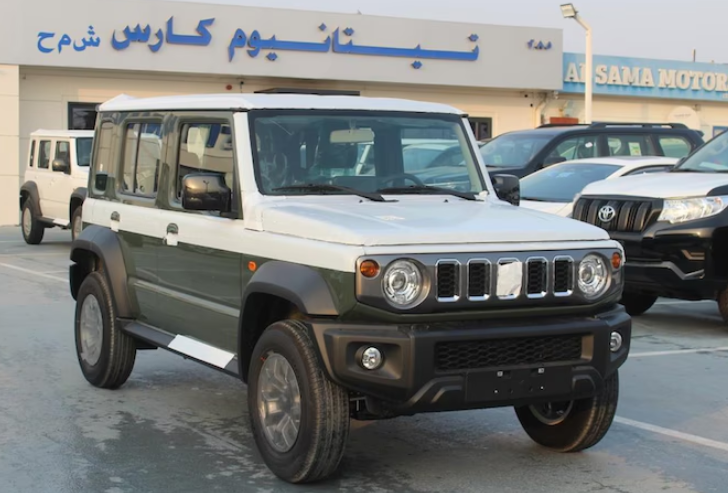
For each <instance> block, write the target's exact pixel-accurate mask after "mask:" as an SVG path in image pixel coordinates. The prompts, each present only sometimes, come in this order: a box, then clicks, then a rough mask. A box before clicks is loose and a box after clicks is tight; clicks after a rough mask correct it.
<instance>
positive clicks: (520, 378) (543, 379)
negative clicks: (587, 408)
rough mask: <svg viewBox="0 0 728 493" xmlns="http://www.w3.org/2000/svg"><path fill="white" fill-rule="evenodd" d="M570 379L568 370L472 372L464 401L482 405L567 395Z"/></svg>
mask: <svg viewBox="0 0 728 493" xmlns="http://www.w3.org/2000/svg"><path fill="white" fill-rule="evenodd" d="M572 380H573V376H572V372H571V368H569V367H551V368H549V367H544V368H528V369H518V370H478V371H471V372H469V373H468V376H467V380H466V381H467V387H466V392H465V399H466V400H467V401H468V402H484V401H493V400H513V399H523V398H528V397H543V396H546V397H548V396H560V395H567V394H569V393H571V391H572Z"/></svg>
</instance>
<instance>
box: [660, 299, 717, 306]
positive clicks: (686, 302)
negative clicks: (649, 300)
mask: <svg viewBox="0 0 728 493" xmlns="http://www.w3.org/2000/svg"><path fill="white" fill-rule="evenodd" d="M693 303H715V301H714V300H696V301H658V302H657V303H655V305H686V304H693Z"/></svg>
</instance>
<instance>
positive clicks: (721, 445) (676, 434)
mask: <svg viewBox="0 0 728 493" xmlns="http://www.w3.org/2000/svg"><path fill="white" fill-rule="evenodd" d="M614 421H615V422H616V423H621V424H623V425H627V426H631V427H633V428H639V429H640V430H644V431H651V432H653V433H657V434H660V435H665V436H668V437H671V438H677V439H679V440H683V441H685V442H690V443H694V444H696V445H703V446H705V447H710V448H714V449H717V450H722V451H723V452H728V443H725V442H719V441H717V440H711V439H710V438H703V437H700V436H697V435H691V434H690V433H683V432H682V431H676V430H671V429H669V428H663V427H661V426H655V425H651V424H649V423H643V422H641V421H634V420H632V419H627V418H622V417H620V416H615V417H614Z"/></svg>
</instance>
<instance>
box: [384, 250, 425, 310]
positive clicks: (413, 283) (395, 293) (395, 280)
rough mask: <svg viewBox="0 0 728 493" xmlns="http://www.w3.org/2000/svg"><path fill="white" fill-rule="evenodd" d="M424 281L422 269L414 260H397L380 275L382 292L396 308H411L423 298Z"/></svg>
mask: <svg viewBox="0 0 728 493" xmlns="http://www.w3.org/2000/svg"><path fill="white" fill-rule="evenodd" d="M424 288H425V282H424V277H423V275H422V271H421V270H420V268H419V267H418V266H417V264H415V263H414V262H411V261H409V260H397V261H396V262H393V263H392V264H391V265H390V266H389V267H387V270H385V271H384V275H383V276H382V292H383V293H384V297H385V298H386V299H387V301H388V302H389V303H390V304H391V305H392V306H394V307H396V308H412V307H413V306H415V305H418V304H420V303H421V302H422V300H423V299H424V295H426V292H425V289H424Z"/></svg>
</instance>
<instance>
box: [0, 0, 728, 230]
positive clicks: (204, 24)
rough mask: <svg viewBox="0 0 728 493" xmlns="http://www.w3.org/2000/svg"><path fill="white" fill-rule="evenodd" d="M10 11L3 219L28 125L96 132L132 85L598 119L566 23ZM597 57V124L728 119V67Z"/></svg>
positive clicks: (219, 8) (512, 116) (539, 119)
mask: <svg viewBox="0 0 728 493" xmlns="http://www.w3.org/2000/svg"><path fill="white" fill-rule="evenodd" d="M3 14H4V15H3V16H2V18H0V115H2V119H1V120H0V225H8V224H18V222H19V221H18V219H19V211H18V199H17V197H18V195H17V194H18V188H19V185H20V183H21V181H22V178H23V172H24V169H25V163H26V161H27V159H28V154H29V153H28V136H29V134H30V133H31V132H32V131H34V130H36V129H39V128H43V129H91V128H93V125H94V120H95V108H96V105H98V104H99V103H101V102H103V101H106V100H108V99H110V98H113V97H115V96H118V95H119V94H128V95H131V96H136V97H145V96H158V95H169V94H189V93H225V92H230V93H237V92H268V93H276V92H282V93H286V92H288V93H290V92H298V91H301V92H314V93H320V94H352V95H359V96H371V97H403V98H409V99H416V100H423V101H434V102H439V103H446V104H450V105H453V106H456V107H459V108H461V109H463V110H464V111H466V112H467V113H468V115H469V117H470V120H471V125H472V127H473V129H474V131H475V134H476V136H477V137H478V138H479V139H484V138H488V137H493V136H497V135H499V134H501V133H504V132H507V131H511V130H519V129H524V128H533V127H534V126H537V125H539V124H541V123H548V122H551V121H578V120H579V119H581V118H583V112H584V105H583V90H584V83H583V81H584V74H583V56H580V55H577V54H571V53H564V52H563V45H562V30H561V29H546V28H541V27H514V26H498V25H486V24H470V23H454V22H440V21H428V20H414V19H401V18H392V17H377V16H368V15H358V14H335V13H324V12H312V11H301V10H284V9H270V8H254V7H242V6H234V5H214V4H209V3H205V4H202V3H192V2H175V1H162V0H155V1H149V0H124V1H112V0H106V1H99V0H66V1H63V2H58V1H52V0H4V1H3ZM594 66H595V74H596V79H595V88H594V107H593V118H594V120H605V121H607V120H608V121H621V122H627V121H629V122H666V121H673V122H683V123H686V124H688V125H689V126H691V127H693V128H698V129H701V130H703V131H704V132H705V133H706V136H709V135H712V133H713V132H714V131H717V130H719V129H721V128H722V127H724V126H728V113H726V111H725V108H727V107H726V106H725V103H726V102H728V99H726V98H725V96H726V95H728V88H727V87H726V84H727V82H726V81H728V67H725V66H723V65H711V64H695V63H682V62H670V61H657V60H641V59H631V58H609V57H595V61H594ZM698 72H699V73H700V74H702V75H696V73H698ZM686 73H687V74H688V75H686ZM688 79H689V81H688Z"/></svg>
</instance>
